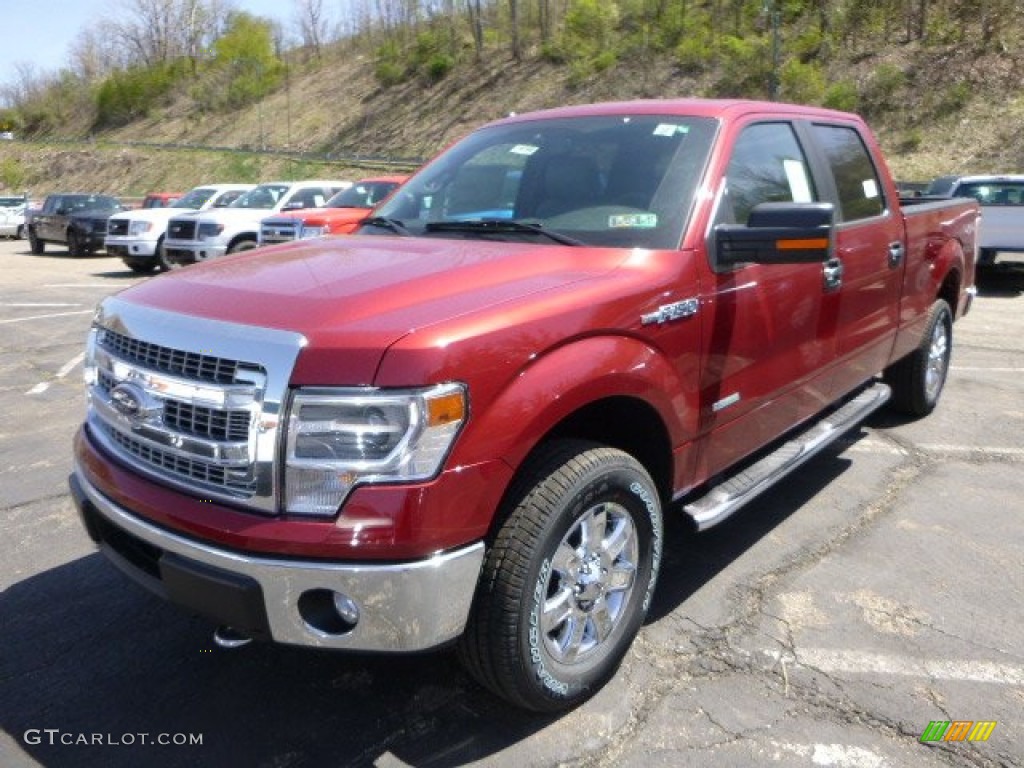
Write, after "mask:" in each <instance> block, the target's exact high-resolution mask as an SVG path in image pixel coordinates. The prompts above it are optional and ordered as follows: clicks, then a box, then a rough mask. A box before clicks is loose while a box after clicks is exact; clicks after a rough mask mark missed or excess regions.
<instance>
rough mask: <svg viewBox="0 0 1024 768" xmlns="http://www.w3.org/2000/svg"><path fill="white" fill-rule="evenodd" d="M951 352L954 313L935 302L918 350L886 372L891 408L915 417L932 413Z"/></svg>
mask: <svg viewBox="0 0 1024 768" xmlns="http://www.w3.org/2000/svg"><path fill="white" fill-rule="evenodd" d="M952 351H953V313H952V312H951V311H950V309H949V304H947V303H946V302H945V301H944V300H943V299H937V300H936V301H935V303H934V304H932V307H931V309H930V310H929V311H928V322H927V324H926V325H925V330H924V334H922V336H921V341H920V343H919V344H918V346H917V349H915V350H914V351H913V352H911V353H910V354H909V355H907V356H906V357H904V358H903V359H902V360H900V361H898V362H896V363H893V364H892V365H891V366H889V368H888V369H886V371H885V381H886V383H887V384H888V385H889V386H890V387H892V399H891V400H890V405H891V407H892V408H894V409H895V410H897V411H899V412H900V413H903V414H906V415H908V416H914V417H917V418H920V417H922V416H927V415H928V414H929V413H931V412H932V411H933V410H935V406H936V405H937V404H938V402H939V396H940V395H941V394H942V389H943V387H944V386H945V384H946V376H947V375H948V374H949V360H950V355H951V354H952Z"/></svg>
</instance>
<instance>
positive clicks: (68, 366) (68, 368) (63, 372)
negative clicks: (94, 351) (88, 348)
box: [25, 352, 85, 395]
mask: <svg viewBox="0 0 1024 768" xmlns="http://www.w3.org/2000/svg"><path fill="white" fill-rule="evenodd" d="M84 359H85V352H80V353H79V354H77V355H75V356H74V357H73V358H71V359H70V360H68V361H67V362H66V363H64V365H62V366H61V367H60V370H59V371H57V375H56V376H54V378H53V380H54V381H60V380H61V379H63V378H64V377H65V376H67V375H68V374H69V373H71V372H72V371H73V370H75V367H76V366H78V365H79V364H80V363H81V362H82V360H84ZM52 383H53V382H50V381H41V382H39V383H38V384H36V385H35V386H34V387H32V389H30V390H29V391H28V392H26V393H25V394H26V395H40V394H42V393H43V392H45V391H46V390H48V389H49V388H50V384H52Z"/></svg>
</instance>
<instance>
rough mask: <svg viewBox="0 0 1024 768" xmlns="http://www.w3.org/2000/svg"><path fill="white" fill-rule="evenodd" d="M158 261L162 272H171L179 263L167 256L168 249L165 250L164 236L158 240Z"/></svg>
mask: <svg viewBox="0 0 1024 768" xmlns="http://www.w3.org/2000/svg"><path fill="white" fill-rule="evenodd" d="M156 262H157V266H158V267H159V269H160V271H161V272H169V271H170V270H172V269H174V268H176V267H177V266H178V265H177V264H175V263H174V262H173V261H171V260H170V259H168V258H167V251H165V250H164V236H163V235H160V239H159V240H157V241H156Z"/></svg>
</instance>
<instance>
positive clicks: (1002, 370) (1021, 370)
mask: <svg viewBox="0 0 1024 768" xmlns="http://www.w3.org/2000/svg"><path fill="white" fill-rule="evenodd" d="M949 370H950V371H952V372H954V373H961V372H963V371H971V372H977V371H982V372H984V373H1024V368H990V367H988V366H983V365H954V366H951V367H950V369H949Z"/></svg>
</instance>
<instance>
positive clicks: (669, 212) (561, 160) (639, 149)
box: [360, 115, 717, 248]
mask: <svg viewBox="0 0 1024 768" xmlns="http://www.w3.org/2000/svg"><path fill="white" fill-rule="evenodd" d="M716 125H717V124H716V122H715V121H714V120H711V119H709V118H701V117H685V116H679V115H672V116H669V115H611V116H596V117H593V116H591V117H577V118H558V119H552V118H547V119H541V120H536V121H530V122H523V123H509V124H503V125H495V126H491V127H488V128H484V129H481V130H479V131H477V132H476V133H473V134H471V135H470V136H469V137H467V138H466V139H464V140H463V141H461V142H459V143H458V144H456V145H455V146H453V147H452V148H451V149H450V150H448V151H447V152H446V153H445V154H443V155H442V156H441V157H439V158H438V159H437V160H435V161H434V162H433V163H431V164H430V165H429V166H427V167H426V168H425V169H424V170H423V171H422V172H421V173H418V174H417V175H415V176H414V177H413V178H412V179H411V180H410V181H408V182H407V183H406V184H405V185H404V186H403V187H402V188H401V189H400V190H399V192H398V193H397V194H396V195H395V196H394V197H392V198H391V199H389V200H388V201H387V202H385V203H384V204H383V205H382V206H380V207H379V208H378V209H377V217H376V218H375V219H371V220H370V221H369V222H368V224H369V226H364V227H363V228H362V229H361V230H360V231H361V232H363V233H366V234H395V233H396V228H395V227H394V226H390V225H394V224H397V225H400V226H401V227H402V228H403V229H404V230H406V231H407V233H408V234H413V235H419V236H423V235H426V236H432V237H462V238H487V239H502V240H515V241H518V242H536V243H550V242H551V241H552V238H551V237H549V236H540V235H544V233H553V234H555V235H557V236H561V237H562V238H563V240H565V241H567V242H568V241H576V242H578V243H580V244H582V245H595V246H613V247H623V248H676V247H678V246H679V241H680V239H681V237H682V232H683V228H684V226H685V224H686V218H687V216H688V215H689V212H690V208H691V204H692V202H693V196H694V191H695V190H696V187H697V184H698V182H699V180H700V176H701V173H702V172H703V170H704V165H705V163H706V161H707V156H708V151H709V148H710V146H711V140H712V138H713V136H714V132H715V129H716ZM382 221H383V222H388V223H389V226H381V225H380V224H381V222H382ZM455 222H460V223H461V226H452V224H453V223H455ZM473 222H482V223H481V224H479V225H474V224H473ZM498 222H509V223H515V224H517V225H518V224H526V225H529V226H511V225H510V226H498V225H497V223H498Z"/></svg>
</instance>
